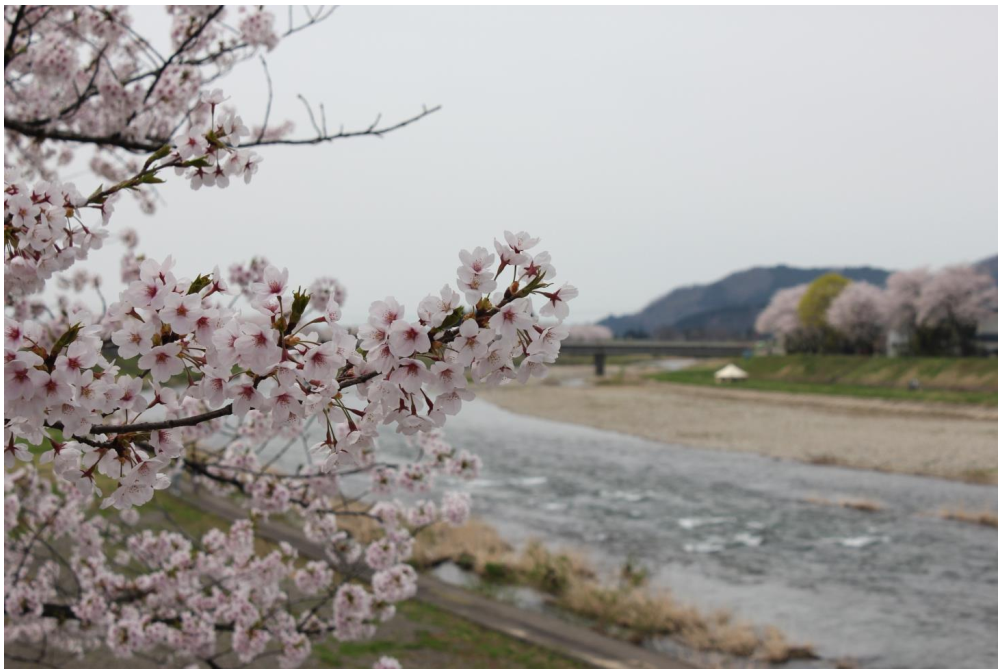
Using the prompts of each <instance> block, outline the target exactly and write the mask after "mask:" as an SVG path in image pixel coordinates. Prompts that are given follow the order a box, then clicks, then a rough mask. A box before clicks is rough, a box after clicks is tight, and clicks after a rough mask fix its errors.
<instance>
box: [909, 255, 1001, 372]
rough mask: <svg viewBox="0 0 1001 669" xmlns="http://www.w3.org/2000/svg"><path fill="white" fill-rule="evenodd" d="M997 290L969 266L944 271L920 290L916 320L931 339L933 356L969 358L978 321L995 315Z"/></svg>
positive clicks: (988, 279)
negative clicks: (952, 354) (943, 354)
mask: <svg viewBox="0 0 1001 669" xmlns="http://www.w3.org/2000/svg"><path fill="white" fill-rule="evenodd" d="M997 305H998V289H997V286H996V285H995V284H994V282H993V281H992V280H991V279H990V277H988V276H986V275H984V274H981V273H979V272H977V271H976V270H975V269H974V268H972V267H970V266H969V265H957V266H954V267H946V268H944V269H941V270H939V271H938V272H936V273H935V274H934V275H932V277H931V278H930V279H928V281H927V282H926V283H925V284H924V285H923V286H922V288H921V293H920V295H919V297H918V299H917V304H916V315H915V319H916V322H917V324H918V326H919V328H921V329H923V330H925V331H926V332H931V333H932V334H931V335H926V337H925V339H926V340H927V339H931V340H932V341H933V344H932V346H934V349H935V352H945V353H955V352H959V353H962V354H964V355H968V354H971V353H973V352H974V350H975V345H974V335H975V334H976V331H977V326H978V325H979V323H980V321H982V320H984V319H985V318H987V317H988V316H990V315H991V314H992V313H997Z"/></svg>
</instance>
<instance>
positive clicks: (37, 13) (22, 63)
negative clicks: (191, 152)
mask: <svg viewBox="0 0 1001 669" xmlns="http://www.w3.org/2000/svg"><path fill="white" fill-rule="evenodd" d="M168 11H169V19H168V20H169V24H170V48H171V49H172V53H168V54H167V55H164V54H162V53H160V52H159V51H158V50H157V49H156V48H155V47H154V46H152V44H151V43H150V42H149V41H148V40H145V39H143V38H142V37H141V36H140V35H139V34H138V33H137V32H136V30H135V29H134V27H133V24H134V21H133V18H132V16H131V13H130V10H129V8H128V7H125V6H104V7H102V6H86V5H76V6H47V5H36V6H17V5H7V6H5V8H4V19H5V20H4V43H5V44H7V45H8V51H7V54H6V56H5V78H4V80H5V90H6V94H5V96H4V120H5V126H7V127H9V128H16V129H17V130H18V131H19V132H20V133H21V137H17V136H13V135H11V134H8V135H7V145H8V146H7V148H8V150H9V152H10V156H7V155H5V162H14V161H16V162H17V163H18V166H19V167H20V168H21V169H22V170H23V171H25V172H26V173H31V174H35V175H38V176H41V177H42V178H44V179H52V178H53V176H54V173H55V169H56V168H57V167H58V166H60V165H65V164H67V163H69V162H70V161H71V160H72V158H73V153H74V149H72V148H70V147H72V146H73V145H74V144H73V143H70V144H63V145H61V148H60V150H58V151H55V150H52V149H50V148H47V147H48V146H49V145H47V144H45V143H39V142H33V141H31V138H32V137H35V136H38V137H51V136H61V137H69V138H75V139H76V141H75V143H76V144H77V145H84V144H86V143H90V142H93V143H94V144H98V145H102V140H104V142H106V143H105V144H103V145H104V146H120V147H122V148H125V149H127V150H129V151H132V152H137V151H138V152H142V151H151V150H154V149H155V148H157V147H158V146H160V145H161V144H164V143H166V142H167V141H168V140H169V139H170V138H171V137H173V136H174V135H175V133H176V131H177V129H178V128H179V127H181V126H182V125H185V124H186V123H190V124H191V125H193V126H195V127H197V126H201V125H206V124H207V123H208V120H209V115H210V111H211V110H210V109H207V108H205V106H204V105H202V104H201V102H202V95H203V93H205V87H206V86H207V85H208V84H209V83H210V82H211V81H214V80H216V79H218V78H219V77H220V76H222V75H224V74H226V73H227V72H228V71H230V70H231V69H232V68H233V66H234V65H236V64H237V63H239V62H241V61H243V60H246V59H247V58H249V57H250V56H252V55H253V54H254V52H256V51H257V50H259V49H260V48H264V49H267V50H271V49H273V48H274V47H275V46H276V45H277V43H278V41H279V39H280V37H279V34H278V31H277V28H276V21H275V17H274V15H273V14H272V13H271V12H269V11H267V10H264V9H263V8H260V7H256V8H252V9H251V8H240V9H232V8H225V7H222V6H218V5H177V6H173V7H171V8H170V9H169V10H168ZM291 29H292V26H290V30H291ZM94 161H95V162H93V163H92V167H93V168H94V169H95V172H98V173H102V172H103V173H107V172H108V171H114V170H115V169H116V168H115V167H114V165H115V161H113V160H108V159H106V158H105V157H103V156H102V154H101V152H98V153H96V154H95V158H94ZM193 183H198V182H197V181H195V182H193Z"/></svg>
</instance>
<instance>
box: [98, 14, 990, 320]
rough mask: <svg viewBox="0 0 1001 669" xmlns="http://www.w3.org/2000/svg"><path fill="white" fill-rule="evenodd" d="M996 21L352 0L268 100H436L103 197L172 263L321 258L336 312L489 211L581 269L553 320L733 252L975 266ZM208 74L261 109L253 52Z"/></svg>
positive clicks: (380, 108) (348, 108)
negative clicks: (155, 199) (336, 134)
mask: <svg viewBox="0 0 1001 669" xmlns="http://www.w3.org/2000/svg"><path fill="white" fill-rule="evenodd" d="M136 11H137V12H140V24H141V25H142V26H144V27H145V26H152V29H154V30H158V31H161V32H162V30H163V28H164V26H165V23H164V22H163V19H162V18H161V17H162V13H161V12H162V10H149V9H142V10H136ZM997 26H998V21H997V9H996V8H993V7H984V8H931V7H926V8H903V7H900V8H847V7H846V8H682V7H668V8H416V7H412V8H361V7H346V8H342V9H339V10H338V11H337V12H336V13H335V15H334V16H333V17H332V18H331V19H330V20H329V21H328V22H327V23H325V24H323V25H321V26H318V27H316V28H313V29H311V30H310V31H307V32H306V33H302V34H300V35H298V36H296V37H294V38H292V39H290V40H289V41H287V42H284V43H282V44H281V45H280V46H279V47H278V48H277V49H276V50H275V51H274V52H272V53H271V54H268V56H267V58H268V63H269V67H270V69H271V74H272V78H273V79H274V83H275V106H274V110H273V113H272V119H277V120H281V119H283V118H292V119H293V120H295V121H296V122H297V126H298V132H299V133H300V134H306V133H308V132H309V127H308V122H307V120H306V117H305V114H304V112H303V108H302V106H301V105H300V103H299V102H298V101H297V100H296V99H295V96H296V94H297V93H303V94H304V95H306V96H307V97H308V98H309V99H310V100H311V101H314V102H324V103H325V105H326V110H327V118H328V121H329V122H330V124H331V125H332V126H335V125H337V124H338V123H340V122H343V123H344V125H345V127H346V128H356V127H360V126H365V125H367V124H368V123H370V122H371V121H372V119H373V118H374V116H375V115H376V114H377V113H380V112H381V113H382V114H383V118H384V119H386V120H387V121H393V120H397V119H401V118H404V117H406V116H408V115H411V114H413V113H415V112H417V111H419V110H420V106H421V104H424V103H426V104H428V105H429V106H430V105H433V104H442V105H443V106H444V108H443V110H442V111H441V112H439V113H438V114H435V115H434V116H432V117H429V118H427V119H425V120H423V121H421V122H420V123H418V124H416V125H414V126H412V127H410V128H407V129H404V130H402V131H400V132H398V133H394V134H392V135H390V136H388V137H387V138H385V139H384V140H381V141H380V140H376V139H357V140H347V141H343V142H336V143H334V144H332V145H325V146H320V147H306V148H291V149H287V148H271V149H266V150H265V152H264V155H265V162H264V163H263V164H262V166H261V170H260V172H259V173H258V175H257V177H256V178H255V181H254V183H253V185H252V187H249V188H248V187H245V186H242V184H240V185H238V186H237V185H235V186H231V187H230V188H229V189H227V190H224V191H208V192H206V191H201V192H198V193H191V192H190V191H189V190H188V189H187V187H186V186H185V185H184V184H183V183H181V182H180V181H179V180H175V182H174V183H170V184H167V185H165V186H164V187H163V190H162V192H163V195H164V197H165V198H166V200H167V206H165V207H164V208H163V209H162V210H161V212H160V214H159V215H158V216H157V217H156V218H147V217H142V215H141V214H135V215H134V217H135V218H134V220H130V219H131V218H133V216H132V214H131V212H133V211H134V209H133V208H132V207H131V206H126V205H124V204H123V205H122V206H121V207H119V212H120V213H119V214H116V217H115V220H114V222H113V225H114V224H116V225H118V226H122V225H126V224H133V225H135V227H137V228H138V229H139V231H140V234H141V240H142V248H143V249H144V250H145V251H147V252H152V253H154V254H155V255H161V254H163V253H165V251H166V250H171V251H174V253H175V257H176V258H177V259H178V261H179V267H180V270H181V271H182V272H184V273H187V274H190V275H192V276H193V275H194V274H195V273H196V272H198V271H205V270H210V269H211V268H212V266H213V265H215V264H219V265H221V266H222V267H223V268H225V267H227V266H228V265H229V263H231V262H234V261H237V260H241V259H245V258H248V257H249V256H251V255H253V254H255V253H263V254H264V255H266V256H267V257H268V258H269V259H270V260H271V261H272V262H274V263H275V264H278V265H287V266H289V267H290V270H291V274H292V277H293V278H294V279H293V280H294V281H301V282H302V283H303V284H308V283H309V281H310V280H311V279H312V278H313V277H314V276H316V275H318V274H332V275H334V276H337V277H338V278H339V279H340V280H341V281H343V282H344V283H345V284H346V285H347V287H348V290H349V299H348V304H347V305H346V308H345V321H347V322H359V321H361V320H363V319H364V317H365V315H366V310H367V305H368V303H369V302H370V301H372V300H375V299H381V298H382V297H384V296H385V295H388V294H393V295H396V296H397V297H398V298H400V299H402V300H405V301H406V303H407V304H408V311H411V312H412V311H413V310H414V309H415V308H416V303H417V301H418V300H419V299H420V298H421V297H423V296H424V295H425V294H427V293H428V292H432V291H437V290H438V289H439V288H440V287H441V285H442V284H443V283H445V282H449V283H452V282H454V279H455V272H454V270H455V268H456V267H457V266H458V259H457V258H456V253H457V252H458V250H459V249H460V248H471V247H473V246H476V245H484V246H489V244H490V242H491V241H492V239H493V238H494V237H495V236H498V237H499V236H500V235H501V233H502V232H503V230H505V229H511V230H514V231H518V230H521V229H525V230H528V231H529V232H531V233H533V234H535V235H539V236H541V237H542V238H543V243H542V244H541V245H540V248H545V249H548V250H549V251H551V252H552V254H553V257H554V262H555V265H556V267H557V269H558V271H559V276H558V277H557V278H558V279H560V280H568V281H571V282H572V283H574V284H576V285H577V286H578V287H579V288H580V291H581V297H580V298H579V299H578V300H577V301H575V302H574V303H573V304H572V305H571V306H572V307H575V309H572V316H573V322H587V321H592V320H596V319H599V318H601V317H603V316H605V315H607V314H609V313H623V312H628V311H633V310H635V309H637V308H640V307H642V306H643V305H645V304H646V303H647V302H649V301H650V300H652V299H653V298H655V297H657V296H658V295H660V294H662V293H665V292H667V291H668V290H670V289H671V288H674V287H677V286H679V285H683V284H689V283H695V282H704V281H709V280H713V279H716V278H719V277H721V276H723V275H725V274H727V273H729V272H731V271H734V270H738V269H743V268H747V267H750V266H752V265H759V264H773V263H780V262H781V263H788V264H793V265H800V266H807V265H845V264H873V265H880V266H887V267H910V266H915V265H925V264H927V265H935V266H937V265H943V264H949V263H955V262H961V261H969V260H977V259H979V258H981V257H983V256H986V255H988V254H992V253H995V252H996V251H997V248H998V236H997V235H998V228H997V222H998V208H997V207H998V191H997V186H998V173H997V169H998V162H997V160H998V154H997V147H998V135H997V129H998V125H997V119H998V108H997V102H998V98H997V92H998V89H997V83H998V71H997V63H998V61H997V55H998V42H997V38H998V35H997ZM224 89H225V90H226V92H227V93H228V94H230V95H231V96H232V101H233V102H234V103H236V104H237V105H238V107H239V109H240V111H241V113H242V115H243V116H244V118H245V119H246V120H247V122H248V124H252V123H256V122H259V120H260V118H261V116H262V112H263V108H264V102H265V99H266V93H265V91H266V88H265V84H264V78H263V75H262V72H261V68H260V66H259V65H258V64H256V63H253V62H250V63H247V64H244V65H243V66H241V68H240V69H239V70H238V71H237V72H235V73H234V75H232V76H231V77H230V78H229V79H228V80H226V81H225V85H224ZM78 181H80V182H83V181H84V180H83V179H78ZM154 223H155V227H154ZM192 235H196V236H197V239H198V240H199V243H198V244H197V245H195V246H193V247H189V248H183V247H181V245H180V244H179V243H178V240H180V239H181V238H190V236H192ZM160 250H164V251H160ZM115 252H116V251H111V250H109V251H106V252H104V253H100V254H98V256H97V257H98V258H99V259H100V260H101V261H102V263H107V264H108V265H109V266H111V267H112V270H111V271H113V270H114V268H115V267H117V262H114V261H112V258H113V255H112V254H114V253H115ZM91 266H93V264H92V265H91Z"/></svg>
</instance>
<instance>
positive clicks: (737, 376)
mask: <svg viewBox="0 0 1001 669" xmlns="http://www.w3.org/2000/svg"><path fill="white" fill-rule="evenodd" d="M714 376H715V377H716V383H732V382H734V381H743V380H744V379H746V378H747V372H745V371H744V370H742V369H741V368H740V367H738V366H737V365H734V364H732V363H731V364H729V365H727V366H726V367H724V368H723V369H721V370H719V371H718V372H716V374H714Z"/></svg>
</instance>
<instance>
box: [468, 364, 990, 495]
mask: <svg viewBox="0 0 1001 669" xmlns="http://www.w3.org/2000/svg"><path fill="white" fill-rule="evenodd" d="M644 371H648V370H643V369H635V368H631V369H630V370H629V371H628V372H627V373H626V374H625V376H624V378H621V379H620V382H616V383H608V384H600V385H599V384H598V383H596V382H595V381H596V380H595V378H594V377H593V371H592V368H590V367H579V368H578V367H571V366H567V367H556V368H555V369H554V370H553V373H552V374H551V376H550V377H549V378H547V379H545V380H544V381H542V382H536V383H532V384H530V385H528V386H520V385H510V386H504V387H501V388H497V389H491V390H484V391H482V392H480V393H479V396H480V397H481V398H482V399H485V400H487V401H488V402H492V403H494V404H497V405H498V406H501V407H503V408H505V409H508V410H510V411H515V412H517V413H523V414H528V415H532V416H538V417H541V418H548V419H551V420H557V421H563V422H569V423H580V424H582V425H589V426H592V427H597V428H601V429H606V430H613V431H616V432H623V433H626V434H632V435H636V436H639V437H644V438H647V439H652V440H657V441H662V442H665V443H671V444H681V445H685V446H693V447H697V448H711V449H721V450H731V451H743V452H751V453H759V454H762V455H769V456H775V457H781V458H793V459H796V460H802V461H805V462H815V463H818V464H839V465H844V466H849V467H858V468H863V469H878V470H884V471H893V472H902V473H907V474H924V475H931V476H940V477H945V478H956V479H964V480H974V481H977V482H988V483H994V484H996V483H997V466H998V412H997V408H996V407H995V408H988V407H967V406H951V405H941V404H925V403H916V402H892V401H884V400H870V399H855V398H845V397H829V396H819V395H794V394H786V393H770V392H757V391H750V390H730V389H724V388H704V387H698V386H687V385H680V384H670V383H661V382H656V381H648V380H645V379H644V378H643V372H644Z"/></svg>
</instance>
